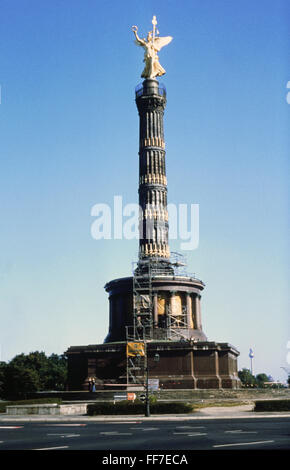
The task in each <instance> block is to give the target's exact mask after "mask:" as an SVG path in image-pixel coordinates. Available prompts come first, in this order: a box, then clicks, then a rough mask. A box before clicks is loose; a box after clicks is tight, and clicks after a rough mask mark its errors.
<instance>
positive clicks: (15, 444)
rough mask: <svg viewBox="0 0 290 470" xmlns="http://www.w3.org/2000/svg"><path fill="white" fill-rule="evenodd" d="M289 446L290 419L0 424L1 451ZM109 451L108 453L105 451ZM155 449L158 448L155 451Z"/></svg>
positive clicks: (126, 420) (168, 449)
mask: <svg viewBox="0 0 290 470" xmlns="http://www.w3.org/2000/svg"><path fill="white" fill-rule="evenodd" d="M160 449H162V450H163V451H164V450H166V451H173V450H179V451H180V450H223V451H225V450H235V449H238V450H241V449H255V450H258V449H259V450H282V449H283V450H289V449H290V417H283V418H279V417H271V418H266V417H264V418H258V417H257V418H255V419H251V418H242V419H241V418H232V417H231V418H228V419H227V418H224V419H219V418H216V419H210V418H209V419H202V420H200V419H191V420H188V419H187V420H182V419H178V420H171V419H170V418H169V419H167V420H158V419H156V420H154V421H152V420H146V418H143V419H142V418H135V419H134V418H133V417H130V418H129V417H121V418H120V419H119V420H118V419H116V418H115V419H114V420H112V421H110V420H109V419H107V420H104V421H101V420H99V421H89V420H86V419H84V420H83V421H82V419H81V417H80V419H79V420H78V421H77V422H72V421H69V420H67V421H66V420H65V419H63V420H62V421H61V422H60V421H59V420H55V421H52V420H50V421H47V420H42V421H41V420H40V419H39V420H37V421H33V420H32V421H19V420H15V421H12V420H9V421H1V422H0V450H3V451H4V450H54V451H56V450H60V451H61V450H103V451H106V452H109V453H110V452H111V453H112V454H111V455H112V456H113V453H114V451H120V450H126V451H130V452H132V451H134V450H144V451H156V452H157V451H160ZM109 453H108V455H109ZM157 453H158V452H157Z"/></svg>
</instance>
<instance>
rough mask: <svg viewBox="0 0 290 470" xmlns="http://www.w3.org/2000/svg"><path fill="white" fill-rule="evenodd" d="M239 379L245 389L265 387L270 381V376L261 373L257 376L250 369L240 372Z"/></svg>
mask: <svg viewBox="0 0 290 470" xmlns="http://www.w3.org/2000/svg"><path fill="white" fill-rule="evenodd" d="M238 375H239V379H240V381H241V382H242V385H243V386H244V387H260V388H263V387H264V386H265V382H268V381H269V380H270V378H269V376H268V375H266V374H264V373H261V374H257V375H256V376H255V375H253V374H252V373H251V371H250V370H249V369H242V370H240V371H239V372H238Z"/></svg>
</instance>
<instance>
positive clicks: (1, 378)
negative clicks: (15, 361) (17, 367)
mask: <svg viewBox="0 0 290 470" xmlns="http://www.w3.org/2000/svg"><path fill="white" fill-rule="evenodd" d="M6 366H7V365H6V362H0V398H2V397H3V396H4V382H5V370H6Z"/></svg>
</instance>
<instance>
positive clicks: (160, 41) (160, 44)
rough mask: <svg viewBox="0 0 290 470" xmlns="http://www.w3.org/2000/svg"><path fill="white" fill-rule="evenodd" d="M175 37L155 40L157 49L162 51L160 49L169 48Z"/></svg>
mask: <svg viewBox="0 0 290 470" xmlns="http://www.w3.org/2000/svg"><path fill="white" fill-rule="evenodd" d="M172 39H173V37H172V36H165V37H164V38H159V37H158V38H155V40H154V46H155V48H156V49H157V51H160V49H161V48H162V47H164V46H167V44H169V43H170V42H171V41H172Z"/></svg>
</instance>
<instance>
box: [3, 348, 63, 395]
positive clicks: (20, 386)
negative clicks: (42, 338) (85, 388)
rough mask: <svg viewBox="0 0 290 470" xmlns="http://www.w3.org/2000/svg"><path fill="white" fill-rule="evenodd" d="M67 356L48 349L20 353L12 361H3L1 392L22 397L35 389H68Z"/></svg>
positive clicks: (36, 390) (38, 390) (35, 390)
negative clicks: (50, 353) (50, 352)
mask: <svg viewBox="0 0 290 470" xmlns="http://www.w3.org/2000/svg"><path fill="white" fill-rule="evenodd" d="M66 381H67V359H66V357H65V356H64V355H60V356H58V355H57V354H52V355H51V356H49V357H47V356H46V355H45V353H44V352H39V351H35V352H31V353H29V354H19V355H17V356H15V357H14V358H13V359H12V360H11V361H10V362H9V363H7V364H6V363H3V362H2V363H0V396H1V397H3V398H13V399H14V398H22V397H25V396H26V395H27V394H28V393H31V392H40V391H45V390H60V391H61V390H65V388H66Z"/></svg>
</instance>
